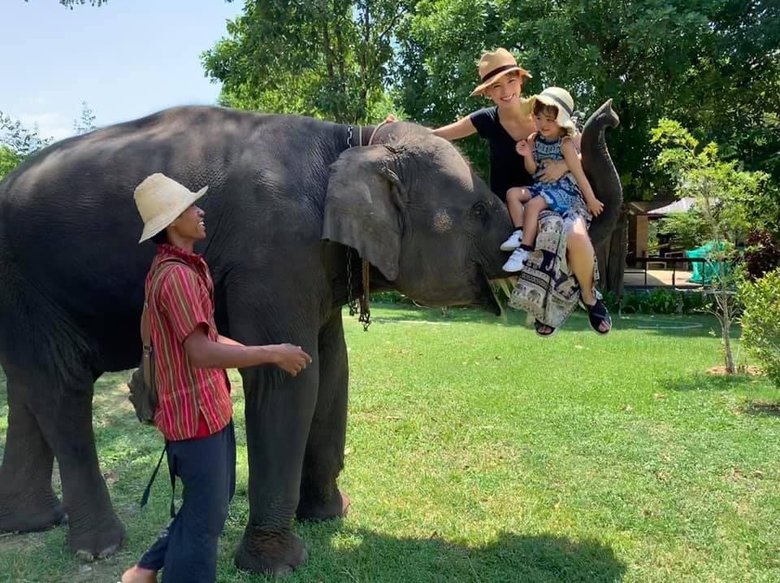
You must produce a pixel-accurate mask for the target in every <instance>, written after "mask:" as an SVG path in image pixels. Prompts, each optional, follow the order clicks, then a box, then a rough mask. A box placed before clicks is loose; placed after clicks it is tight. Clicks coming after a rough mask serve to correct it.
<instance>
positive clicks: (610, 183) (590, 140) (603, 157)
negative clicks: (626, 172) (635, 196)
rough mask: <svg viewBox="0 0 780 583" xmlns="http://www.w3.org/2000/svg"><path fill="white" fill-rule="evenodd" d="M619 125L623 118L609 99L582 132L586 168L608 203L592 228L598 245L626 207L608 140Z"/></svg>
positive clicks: (594, 221) (601, 197)
mask: <svg viewBox="0 0 780 583" xmlns="http://www.w3.org/2000/svg"><path fill="white" fill-rule="evenodd" d="M619 124H620V118H619V117H618V115H617V113H615V110H613V109H612V100H611V99H609V100H607V101H606V102H605V103H604V104H603V105H602V106H601V107H599V108H598V109H597V110H596V111H595V112H594V113H593V115H591V116H590V118H589V119H588V121H587V123H586V124H585V129H584V130H583V132H582V141H581V144H580V150H581V152H582V166H583V169H584V170H585V175H586V176H587V177H588V181H589V182H590V185H591V186H592V187H593V191H594V192H595V193H596V197H597V198H598V199H599V200H600V201H601V202H603V203H604V210H603V211H602V213H601V214H600V215H599V216H598V217H596V218H595V219H593V222H592V223H591V225H590V237H591V239H592V240H593V244H594V245H597V244H598V243H600V242H601V241H603V240H605V239H606V238H607V237H608V236H609V235H610V234H611V233H612V230H613V229H614V228H615V224H616V223H617V220H618V216H619V215H620V207H621V206H622V205H623V187H622V185H621V183H620V176H619V175H618V172H617V170H616V169H615V164H614V163H613V162H612V157H611V156H610V155H609V150H608V149H607V141H606V138H605V136H604V133H605V130H606V128H608V127H611V128H615V127H617V126H618V125H619Z"/></svg>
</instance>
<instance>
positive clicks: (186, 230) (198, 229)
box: [171, 205, 206, 241]
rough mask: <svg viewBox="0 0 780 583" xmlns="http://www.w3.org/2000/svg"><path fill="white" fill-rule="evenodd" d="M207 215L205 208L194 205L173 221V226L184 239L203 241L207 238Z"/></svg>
mask: <svg viewBox="0 0 780 583" xmlns="http://www.w3.org/2000/svg"><path fill="white" fill-rule="evenodd" d="M205 216H206V213H205V212H204V211H203V209H201V208H200V207H197V206H195V205H192V206H191V207H189V208H188V209H187V210H186V211H184V212H183V213H182V214H180V215H179V216H178V217H177V218H176V220H175V221H173V222H172V223H171V228H172V229H173V230H174V231H175V232H176V234H177V235H179V236H180V237H182V238H184V239H190V240H193V241H201V240H202V239H205V238H206V223H205V222H204V220H203V218H204V217H205Z"/></svg>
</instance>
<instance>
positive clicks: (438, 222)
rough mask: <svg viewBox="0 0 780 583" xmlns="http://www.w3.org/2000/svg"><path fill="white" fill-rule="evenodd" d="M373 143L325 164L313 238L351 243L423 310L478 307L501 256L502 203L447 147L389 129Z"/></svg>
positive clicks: (487, 299)
mask: <svg viewBox="0 0 780 583" xmlns="http://www.w3.org/2000/svg"><path fill="white" fill-rule="evenodd" d="M376 141H378V142H379V143H377V144H376V145H372V146H364V147H360V148H352V149H350V150H346V151H345V152H344V153H343V154H342V155H341V156H340V158H339V159H338V161H336V163H335V164H333V166H332V168H331V175H330V179H329V183H328V192H327V198H326V201H325V217H324V224H323V232H322V237H323V239H327V240H331V241H336V242H338V243H341V244H343V245H346V246H348V247H352V248H354V249H355V250H357V252H358V253H359V254H360V256H361V257H363V258H364V259H366V260H368V262H369V263H371V265H373V266H374V267H375V268H377V269H378V270H379V271H380V272H381V274H382V275H383V277H384V278H385V279H386V280H387V281H388V282H390V283H391V284H392V286H393V287H394V288H396V289H398V290H399V291H401V292H403V293H404V294H406V295H408V296H409V297H411V298H413V299H414V300H416V301H419V302H421V303H424V304H427V305H432V306H436V305H465V304H474V303H480V304H484V305H487V306H489V307H490V308H491V309H493V310H494V311H496V313H498V311H499V307H498V304H497V303H496V301H495V298H494V297H493V294H492V293H491V291H490V286H489V285H488V281H487V280H488V278H491V277H497V276H499V275H500V274H501V273H502V271H501V265H502V263H503V261H504V260H505V257H504V254H503V253H502V252H501V251H499V245H500V244H501V241H502V240H503V238H504V237H506V235H507V234H508V233H509V232H511V229H512V225H511V223H510V220H509V215H508V213H507V210H506V207H505V206H504V205H503V204H502V203H501V201H500V200H499V198H498V197H497V196H496V195H494V194H493V193H492V192H491V191H490V189H489V188H488V187H487V185H485V183H484V182H483V181H482V180H481V179H480V178H479V177H478V176H477V175H476V174H474V172H473V171H472V170H471V167H470V166H469V164H468V162H467V161H466V160H465V159H464V158H463V156H462V155H461V154H460V153H459V152H458V150H457V149H456V148H455V147H454V146H453V145H452V144H450V143H449V142H448V141H446V140H444V139H442V138H439V137H436V136H434V135H433V133H432V132H431V131H430V130H428V129H426V128H424V127H421V126H418V125H415V124H410V123H400V122H398V123H393V124H390V125H387V126H383V127H382V128H381V130H380V131H379V132H378V135H377V140H376Z"/></svg>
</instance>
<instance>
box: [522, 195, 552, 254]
mask: <svg viewBox="0 0 780 583" xmlns="http://www.w3.org/2000/svg"><path fill="white" fill-rule="evenodd" d="M546 208H547V201H546V200H544V198H542V197H541V196H537V197H536V198H532V199H531V200H530V201H529V202H528V204H526V205H525V213H524V214H525V216H524V218H523V246H524V247H528V248H533V244H534V241H536V232H537V231H538V230H539V214H540V213H541V212H542V211H543V210H544V209H546Z"/></svg>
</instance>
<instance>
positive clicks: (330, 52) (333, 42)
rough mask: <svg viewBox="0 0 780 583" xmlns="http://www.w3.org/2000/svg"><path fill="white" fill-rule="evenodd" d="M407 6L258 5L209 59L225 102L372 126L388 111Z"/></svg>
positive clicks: (334, 0)
mask: <svg viewBox="0 0 780 583" xmlns="http://www.w3.org/2000/svg"><path fill="white" fill-rule="evenodd" d="M407 10H408V3H407V2H406V1H405V0H371V1H369V0H358V1H347V0H283V1H281V2H279V1H277V0H258V1H247V2H246V4H245V8H244V14H243V15H242V16H240V17H238V18H237V19H236V20H234V21H232V22H228V25H227V29H228V37H227V38H225V39H222V40H220V41H219V42H218V43H217V45H216V46H215V47H214V48H213V49H211V50H209V51H206V52H205V53H204V54H203V64H204V67H205V69H206V72H207V74H208V75H209V76H210V77H211V78H212V79H215V80H219V81H221V82H222V83H223V88H222V94H221V97H220V101H221V103H223V104H224V105H229V106H232V107H239V108H243V109H254V110H261V111H273V112H280V113H298V114H306V115H312V116H317V117H326V118H329V119H334V120H336V121H339V122H344V123H366V122H367V121H371V116H375V115H376V114H377V113H381V114H386V113H389V112H390V110H391V109H392V106H389V104H387V96H386V95H385V90H384V82H385V79H386V77H387V66H388V63H389V62H390V60H391V59H392V57H393V50H392V42H393V39H394V36H393V35H394V32H395V27H396V24H397V22H398V21H399V19H400V18H401V17H402V16H403V14H404V13H405V12H406V11H407Z"/></svg>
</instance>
